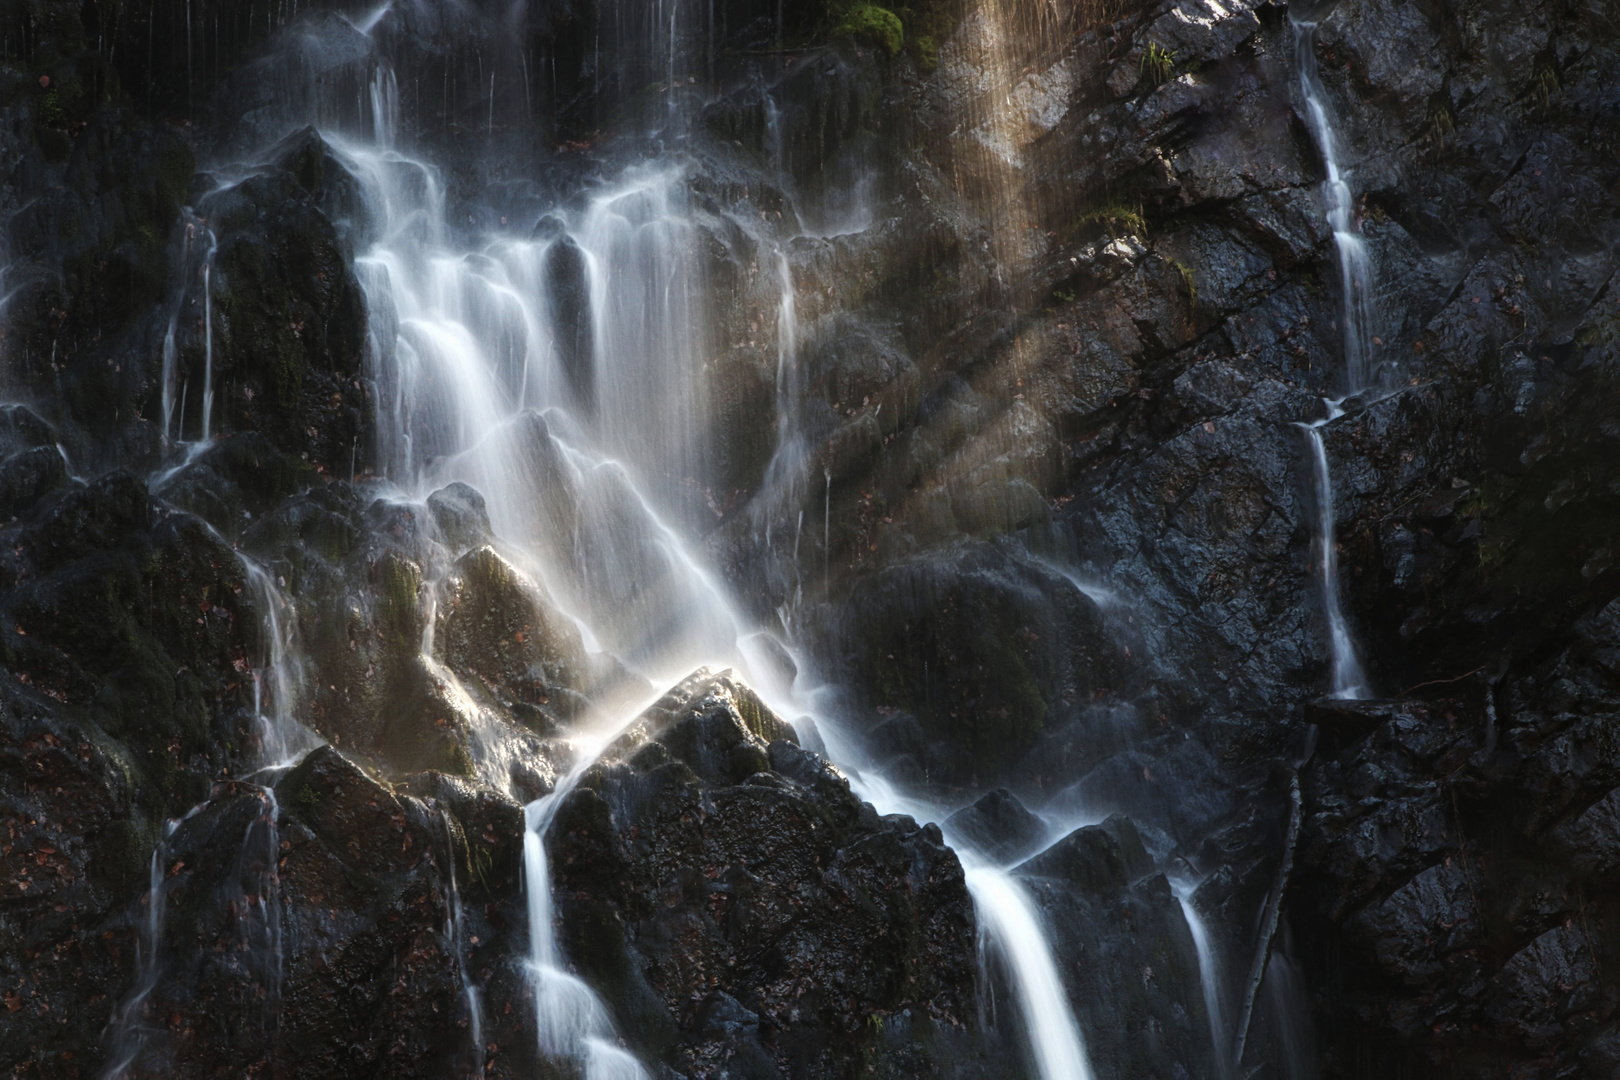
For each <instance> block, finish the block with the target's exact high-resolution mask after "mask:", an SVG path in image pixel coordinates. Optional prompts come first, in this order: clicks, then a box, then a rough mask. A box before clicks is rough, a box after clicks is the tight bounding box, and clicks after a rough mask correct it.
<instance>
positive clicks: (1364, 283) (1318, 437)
mask: <svg viewBox="0 0 1620 1080" xmlns="http://www.w3.org/2000/svg"><path fill="white" fill-rule="evenodd" d="M1290 18H1291V20H1292V22H1293V27H1294V64H1295V67H1296V68H1297V69H1298V72H1299V83H1300V91H1301V94H1302V96H1303V98H1304V102H1305V112H1306V116H1307V118H1308V120H1309V122H1310V126H1311V131H1312V133H1313V134H1314V135H1315V136H1316V141H1317V146H1318V147H1319V148H1320V150H1321V153H1322V163H1323V166H1324V168H1325V170H1326V172H1327V178H1326V179H1325V180H1324V181H1323V182H1322V199H1323V202H1324V203H1325V204H1326V206H1327V220H1328V225H1329V227H1330V228H1331V229H1332V230H1333V246H1334V249H1335V251H1336V252H1337V254H1338V265H1339V335H1340V343H1341V347H1342V349H1343V352H1344V365H1345V382H1346V393H1347V395H1349V394H1358V393H1361V392H1363V391H1365V390H1368V389H1370V388H1371V387H1372V386H1373V385H1374V381H1375V379H1376V377H1377V374H1378V373H1377V369H1376V367H1375V366H1373V365H1371V363H1370V357H1369V353H1368V348H1369V346H1370V345H1372V344H1374V343H1376V341H1377V339H1376V338H1375V337H1373V334H1372V326H1373V316H1372V265H1371V260H1370V259H1369V258H1368V255H1367V245H1366V243H1365V241H1363V239H1362V237H1361V233H1360V231H1359V229H1358V228H1357V226H1356V215H1355V195H1354V192H1353V190H1352V189H1351V186H1350V175H1349V171H1348V170H1347V169H1346V168H1345V166H1344V164H1343V162H1342V160H1341V158H1340V150H1339V137H1338V133H1337V131H1336V130H1335V128H1334V124H1333V121H1332V114H1331V112H1330V111H1329V109H1328V101H1327V88H1326V87H1325V86H1323V85H1322V76H1321V71H1320V69H1319V68H1318V66H1317V63H1316V29H1317V26H1318V23H1317V22H1315V21H1305V20H1302V19H1300V18H1299V17H1298V16H1297V15H1296V14H1295V13H1292V12H1291V13H1290ZM1342 400H1343V399H1342V398H1341V399H1337V400H1327V401H1326V402H1325V404H1326V405H1327V413H1328V415H1327V416H1326V417H1325V418H1324V419H1321V420H1318V421H1316V422H1314V423H1310V424H1300V425H1299V427H1301V428H1302V429H1303V430H1304V431H1305V436H1306V440H1307V441H1308V442H1309V444H1310V448H1311V462H1312V480H1313V481H1314V483H1315V486H1316V505H1317V520H1316V545H1317V548H1318V556H1317V569H1318V577H1319V580H1320V584H1321V588H1322V603H1323V609H1324V612H1325V614H1326V617H1327V622H1328V648H1329V656H1330V660H1331V663H1332V670H1333V676H1332V678H1333V688H1332V691H1331V696H1333V697H1336V698H1365V697H1369V696H1371V690H1370V688H1369V686H1368V683H1367V677H1366V673H1365V672H1364V671H1363V669H1362V666H1361V659H1360V656H1359V652H1358V649H1357V647H1356V642H1355V636H1354V634H1353V633H1352V632H1351V630H1350V625H1349V622H1348V621H1347V620H1346V618H1345V614H1344V607H1343V604H1342V602H1341V600H1340V597H1339V559H1338V549H1337V546H1336V541H1335V539H1334V529H1333V518H1334V510H1333V480H1332V474H1331V470H1330V469H1329V467H1328V457H1327V446H1326V444H1325V443H1324V441H1323V439H1322V429H1323V427H1325V426H1326V425H1327V424H1330V423H1332V422H1333V421H1334V420H1337V419H1338V418H1339V417H1340V416H1343V415H1344V410H1343V409H1342V408H1341V402H1342Z"/></svg>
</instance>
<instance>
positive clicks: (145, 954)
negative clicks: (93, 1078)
mask: <svg viewBox="0 0 1620 1080" xmlns="http://www.w3.org/2000/svg"><path fill="white" fill-rule="evenodd" d="M206 805H207V803H206V802H204V803H199V804H198V805H197V806H195V807H193V808H192V810H191V813H192V814H195V813H196V812H197V811H198V810H201V809H202V808H203V807H204V806H206ZM187 816H189V815H187ZM181 820H182V819H180V818H170V819H169V820H168V821H166V822H164V823H163V835H162V837H161V838H160V839H159V840H158V844H157V847H155V848H153V849H152V863H151V868H150V870H149V871H148V874H147V885H146V895H145V896H144V897H142V899H141V903H142V905H143V906H144V907H145V908H146V917H145V918H144V919H143V920H142V921H141V930H140V936H139V938H138V939H137V942H136V946H135V985H134V986H133V987H132V988H131V989H130V992H129V994H128V995H126V996H125V998H124V1000H123V1001H122V1002H120V1003H119V1005H118V1008H117V1010H116V1011H115V1012H114V1013H113V1017H112V1021H111V1022H110V1024H109V1025H108V1026H109V1028H110V1030H111V1035H110V1037H109V1042H110V1044H111V1050H110V1052H109V1054H108V1057H107V1066H106V1068H105V1069H104V1070H103V1071H102V1077H103V1080H121V1078H122V1077H124V1076H126V1075H127V1074H128V1072H129V1067H130V1066H131V1065H133V1064H135V1060H136V1059H137V1058H138V1057H140V1053H141V1050H142V1049H144V1048H145V1046H146V1040H147V1038H148V1037H149V1036H150V1034H151V1032H152V1029H151V1028H150V1027H149V1026H148V1025H146V1023H145V1020H146V1013H145V1006H146V1000H147V998H149V997H151V996H152V991H154V990H156V989H157V985H158V979H159V977H160V976H161V975H162V968H161V967H160V966H159V963H158V949H159V946H160V945H161V944H162V941H163V915H164V909H165V908H166V906H167V899H168V896H167V892H166V890H165V888H164V876H163V870H164V867H166V866H167V865H168V851H169V838H170V837H172V836H173V835H174V830H175V829H176V828H178V827H179V825H180V822H181Z"/></svg>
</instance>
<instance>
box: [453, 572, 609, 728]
mask: <svg viewBox="0 0 1620 1080" xmlns="http://www.w3.org/2000/svg"><path fill="white" fill-rule="evenodd" d="M434 644H435V651H436V652H437V653H438V655H439V656H440V657H441V658H442V659H443V660H444V662H445V663H446V664H448V665H449V666H450V668H451V669H452V670H453V671H455V672H456V673H457V674H459V675H461V676H463V677H464V678H466V677H471V678H476V679H478V680H481V681H482V682H483V683H484V684H485V685H487V686H488V687H489V688H490V689H491V690H492V691H494V692H495V693H496V694H497V696H499V697H504V698H505V699H506V700H508V701H512V702H527V703H529V704H532V705H540V706H545V705H549V704H550V703H551V697H552V694H551V690H552V688H553V687H559V688H563V689H567V690H575V691H580V690H585V689H587V688H588V681H589V680H588V665H587V659H586V655H585V647H584V642H583V640H582V639H581V637H580V634H579V630H578V629H577V628H576V627H575V626H574V625H573V623H572V622H571V621H570V620H569V619H568V617H567V616H566V615H564V614H563V613H562V612H560V611H558V610H557V608H556V607H555V605H553V604H552V603H551V601H550V599H549V598H548V597H547V596H546V595H545V593H544V592H542V591H541V589H540V587H539V586H538V585H536V584H535V583H534V582H533V581H531V580H530V579H529V578H528V576H527V575H525V574H524V573H523V572H522V571H520V570H518V568H517V567H515V566H513V565H512V564H511V563H509V562H507V561H506V560H505V559H504V558H502V557H501V556H500V555H499V554H498V553H497V552H496V551H495V549H494V548H491V547H488V546H483V547H478V548H474V549H473V550H472V551H469V552H467V554H465V555H463V556H462V557H461V558H459V559H457V560H456V562H455V565H454V567H453V568H452V569H451V572H450V574H449V575H448V576H447V578H446V579H445V581H444V583H443V585H442V586H441V592H440V597H439V613H438V626H437V628H436V630H435V633H434Z"/></svg>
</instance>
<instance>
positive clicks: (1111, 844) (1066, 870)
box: [1019, 814, 1153, 894]
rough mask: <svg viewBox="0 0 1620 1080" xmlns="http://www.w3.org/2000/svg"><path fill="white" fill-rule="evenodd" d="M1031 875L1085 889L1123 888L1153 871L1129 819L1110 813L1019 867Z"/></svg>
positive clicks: (1145, 851) (1098, 891) (1105, 891)
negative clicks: (1098, 823) (1103, 819)
mask: <svg viewBox="0 0 1620 1080" xmlns="http://www.w3.org/2000/svg"><path fill="white" fill-rule="evenodd" d="M1019 872H1020V873H1022V874H1025V875H1027V876H1031V877H1044V878H1053V879H1057V880H1063V881H1069V882H1073V883H1074V884H1075V885H1078V886H1079V887H1080V888H1082V889H1084V890H1086V891H1087V892H1089V893H1094V894H1098V893H1107V892H1111V891H1116V890H1119V889H1123V888H1127V887H1129V886H1131V885H1134V884H1135V883H1136V882H1138V881H1140V880H1141V879H1142V878H1143V877H1145V876H1147V875H1148V874H1151V873H1152V872H1153V860H1152V858H1151V857H1149V855H1148V853H1147V849H1146V848H1145V847H1144V846H1143V845H1142V837H1141V834H1140V833H1138V832H1137V831H1136V826H1135V825H1133V824H1131V819H1130V818H1128V817H1125V816H1124V815H1122V814H1114V815H1112V816H1111V817H1109V818H1108V819H1107V820H1106V821H1104V822H1103V823H1102V824H1100V825H1087V826H1085V827H1083V828H1079V829H1076V830H1074V832H1072V833H1070V834H1069V835H1068V836H1065V837H1064V838H1063V839H1062V840H1059V841H1058V842H1057V843H1055V844H1053V845H1052V846H1051V847H1049V848H1047V849H1046V850H1045V851H1043V852H1041V853H1040V854H1039V855H1037V856H1035V857H1034V858H1033V859H1030V860H1029V861H1028V862H1026V863H1024V864H1023V865H1022V866H1021V867H1019Z"/></svg>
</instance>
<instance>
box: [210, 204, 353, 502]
mask: <svg viewBox="0 0 1620 1080" xmlns="http://www.w3.org/2000/svg"><path fill="white" fill-rule="evenodd" d="M199 210H200V212H201V213H203V214H206V215H207V217H208V219H209V222H210V228H211V229H212V231H213V234H214V237H215V243H216V244H217V253H216V254H215V256H214V260H213V263H214V267H213V274H212V277H211V278H210V281H211V285H210V287H211V288H212V289H213V291H214V297H213V301H212V303H213V312H214V315H215V316H216V318H217V323H216V325H215V328H214V340H213V350H214V356H213V377H214V378H215V380H216V387H217V395H216V399H217V400H218V401H219V405H218V408H219V409H220V410H221V414H222V415H220V416H219V417H217V418H216V428H218V427H229V428H234V429H238V430H241V429H255V430H258V431H261V432H263V433H264V434H265V435H266V436H267V437H269V438H270V439H271V440H272V441H273V442H275V443H276V445H278V446H279V447H281V448H282V449H284V450H287V451H289V452H291V453H294V454H299V455H306V454H307V455H308V460H309V461H310V462H311V463H312V465H314V466H315V467H316V468H317V469H320V470H322V471H325V472H327V473H329V474H330V473H340V472H341V474H342V475H349V473H350V471H351V466H352V464H353V463H354V461H355V458H356V456H357V455H358V452H359V442H360V437H361V434H362V432H363V431H364V429H365V420H364V415H365V412H364V410H363V408H362V406H363V400H362V395H361V391H360V387H359V383H358V380H357V379H356V376H358V375H359V373H360V354H361V348H362V345H363V342H364V340H365V304H364V299H363V296H362V294H361V292H360V286H359V283H358V282H357V281H356V280H355V277H354V272H353V270H352V269H351V267H350V265H349V262H348V260H347V259H346V258H345V257H344V253H343V249H342V246H341V244H340V241H339V237H338V234H337V232H336V230H335V228H334V227H333V225H332V223H331V221H330V220H329V219H328V218H327V217H326V215H325V214H323V213H322V212H321V210H320V209H319V208H318V207H317V205H316V204H315V202H314V200H313V198H312V197H311V195H310V193H309V192H308V191H306V190H305V189H304V188H303V187H302V186H301V185H300V182H299V181H298V180H297V178H296V177H294V176H293V175H292V174H290V173H286V172H275V173H265V174H260V175H257V176H251V177H249V178H248V179H246V180H244V181H242V182H241V183H239V184H237V185H235V186H233V187H230V188H226V189H225V190H223V191H220V192H218V193H216V194H213V195H210V196H209V198H208V199H207V200H205V201H204V202H203V204H202V205H201V206H200V207H199ZM197 337H200V335H194V336H193V337H192V338H190V339H188V342H187V345H186V347H185V348H183V350H182V352H183V357H184V360H185V363H186V365H187V377H188V378H189V380H190V381H191V383H192V384H193V385H195V386H199V387H200V386H201V385H202V383H203V379H204V376H205V374H206V373H207V372H206V366H207V364H206V361H207V357H206V356H205V355H203V353H204V350H205V347H206V346H207V342H206V340H202V341H199V340H197ZM191 396H192V398H193V400H194V402H196V403H200V401H201V396H200V395H197V394H194V395H191ZM181 422H182V424H184V425H186V427H187V429H188V430H190V428H191V425H193V424H195V425H196V426H197V428H198V429H200V427H201V417H200V415H198V416H196V417H195V419H192V420H188V419H187V418H182V421H181Z"/></svg>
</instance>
